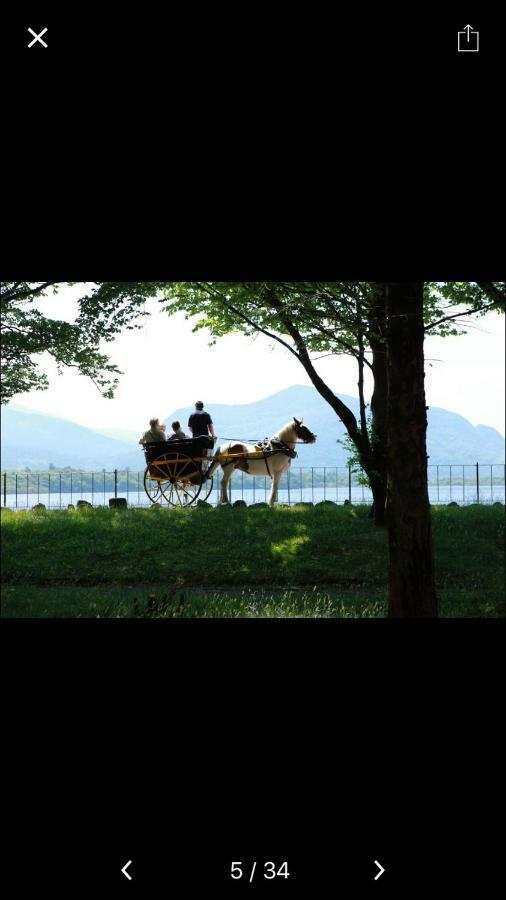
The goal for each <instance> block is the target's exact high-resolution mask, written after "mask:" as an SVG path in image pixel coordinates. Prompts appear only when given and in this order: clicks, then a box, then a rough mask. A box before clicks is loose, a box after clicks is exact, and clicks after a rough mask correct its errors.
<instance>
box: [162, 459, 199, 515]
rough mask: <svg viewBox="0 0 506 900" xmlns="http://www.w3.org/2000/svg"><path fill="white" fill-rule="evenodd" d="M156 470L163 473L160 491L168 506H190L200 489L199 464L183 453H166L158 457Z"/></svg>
mask: <svg viewBox="0 0 506 900" xmlns="http://www.w3.org/2000/svg"><path fill="white" fill-rule="evenodd" d="M155 465H156V466H157V469H158V470H159V471H160V472H161V473H163V476H164V477H163V480H161V481H160V489H161V492H162V494H163V497H164V499H165V500H166V502H167V503H168V504H169V506H180V507H185V506H192V505H193V504H194V503H196V501H197V497H198V496H199V494H200V491H201V489H202V470H201V467H200V463H199V462H197V461H196V460H195V459H193V458H192V457H191V456H186V454H185V453H177V452H176V453H168V454H165V455H164V456H160V457H158V459H157V460H156V462H155Z"/></svg>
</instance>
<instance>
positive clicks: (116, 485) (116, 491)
mask: <svg viewBox="0 0 506 900" xmlns="http://www.w3.org/2000/svg"><path fill="white" fill-rule="evenodd" d="M117 496H118V470H117V469H115V470H114V497H115V498H116V497H117Z"/></svg>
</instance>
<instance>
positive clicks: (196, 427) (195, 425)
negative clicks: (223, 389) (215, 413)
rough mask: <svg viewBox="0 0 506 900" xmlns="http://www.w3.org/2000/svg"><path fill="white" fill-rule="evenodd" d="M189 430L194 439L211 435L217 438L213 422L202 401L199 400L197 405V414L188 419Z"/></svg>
mask: <svg viewBox="0 0 506 900" xmlns="http://www.w3.org/2000/svg"><path fill="white" fill-rule="evenodd" d="M188 428H189V429H190V431H191V433H192V437H194V438H196V437H202V436H203V435H209V434H210V435H211V437H214V436H215V434H214V425H213V420H212V419H211V416H210V415H209V413H208V412H205V411H204V404H203V403H202V400H198V401H197V403H196V404H195V412H193V413H192V414H191V416H190V418H189V419H188Z"/></svg>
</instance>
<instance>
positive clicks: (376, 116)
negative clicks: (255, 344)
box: [2, 7, 504, 897]
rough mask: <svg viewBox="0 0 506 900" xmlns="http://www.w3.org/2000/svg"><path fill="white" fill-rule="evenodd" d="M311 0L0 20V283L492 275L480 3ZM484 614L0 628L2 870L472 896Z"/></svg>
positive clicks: (104, 884) (491, 28)
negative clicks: (339, 11)
mask: <svg viewBox="0 0 506 900" xmlns="http://www.w3.org/2000/svg"><path fill="white" fill-rule="evenodd" d="M461 14H462V15H463V12H462V11H461V10H460V11H459V15H461ZM471 15H472V13H471ZM326 17H327V13H325V14H324V13H323V12H320V11H318V9H316V8H315V9H313V8H312V9H311V12H309V11H304V12H303V13H300V14H297V13H295V12H294V11H293V10H292V9H291V8H288V7H287V8H286V9H285V10H284V12H283V13H282V14H281V15H280V16H279V17H278V18H276V19H275V18H274V16H273V13H272V11H270V10H267V9H265V10H263V11H262V10H260V11H257V10H255V11H254V12H253V11H251V12H248V13H247V14H245V15H243V16H241V17H240V16H239V13H238V11H237V10H230V11H227V10H223V9H221V10H220V11H217V10H215V9H213V11H212V15H211V13H209V12H208V13H207V14H205V13H202V12H200V11H199V12H197V11H196V10H195V11H192V12H191V13H190V12H189V13H187V14H183V13H182V12H179V13H177V14H176V13H174V14H170V15H168V16H167V15H166V16H165V17H164V18H161V17H159V16H158V14H157V15H156V16H155V14H154V13H153V14H151V13H147V12H146V14H145V15H144V14H142V13H136V15H135V16H134V15H133V14H132V13H123V12H122V13H121V14H118V15H117V16H114V19H112V20H111V21H110V22H107V21H105V19H104V16H103V15H100V16H99V15H97V14H95V13H91V12H89V11H88V10H85V9H83V10H78V11H76V12H73V13H71V14H69V13H68V12H66V13H65V16H64V17H63V16H62V17H56V16H55V15H54V14H52V16H51V20H50V22H49V30H48V35H47V40H48V44H49V47H48V49H47V50H44V48H42V47H35V48H32V50H28V49H27V48H26V47H25V45H24V40H25V32H24V28H25V26H26V24H33V22H32V19H31V18H30V15H29V13H28V12H26V14H25V13H23V14H22V15H20V17H19V18H18V19H17V20H16V21H14V22H10V21H9V22H8V21H7V20H4V23H3V27H2V66H3V69H4V71H3V83H4V92H5V93H6V95H7V96H6V102H5V104H4V106H5V109H4V116H3V118H4V125H6V127H4V128H3V132H4V135H3V140H2V143H3V150H4V202H3V204H2V205H3V213H2V248H3V253H2V268H3V269H4V277H6V278H10V277H19V278H23V279H25V278H26V279H35V278H39V277H42V278H44V277H46V276H47V277H57V278H59V279H61V280H80V279H85V280H90V278H97V279H100V280H102V279H108V278H110V279H121V280H130V279H149V278H152V279H155V280H157V279H159V278H185V277H191V278H193V279H198V278H212V277H219V278H229V279H230V280H234V279H235V278H248V279H249V278H252V279H253V278H260V279H264V278H290V279H293V280H295V279H301V280H303V279H312V278H321V279H324V278H335V279H340V278H350V279H351V278H357V279H364V280H369V279H383V278H394V279H396V280H405V279H412V278H419V277H420V278H423V279H427V280H435V279H453V278H455V279H471V280H475V279H476V278H477V277H484V276H485V277H487V278H488V277H490V278H492V277H493V278H501V277H503V274H504V273H503V271H501V265H502V261H503V257H504V254H503V252H502V243H503V238H502V226H501V218H502V215H503V213H502V210H503V209H504V191H503V179H502V176H501V174H500V173H501V168H500V167H499V160H500V154H501V155H502V139H501V135H500V119H501V115H500V109H501V102H500V99H499V96H498V92H499V84H500V73H501V71H502V70H503V65H504V49H503V47H504V31H503V30H502V23H501V22H500V21H499V20H498V19H497V18H495V17H494V18H491V19H490V18H489V19H487V21H484V20H483V18H482V20H481V21H479V22H478V23H476V24H478V25H479V28H480V35H481V38H480V39H481V48H482V50H481V51H480V54H476V55H474V54H468V55H467V54H466V55H464V56H462V55H460V56H459V55H458V54H457V53H456V32H457V30H458V29H459V28H462V27H463V26H464V25H465V24H467V21H470V23H471V24H475V20H473V19H466V20H460V19H458V18H456V19H455V20H452V21H450V22H444V21H442V19H441V17H440V16H436V17H434V16H433V15H431V14H430V12H429V11H428V10H427V8H426V7H424V10H423V11H422V10H416V11H413V14H412V16H411V17H410V18H408V17H407V16H405V17H404V18H393V17H390V18H385V16H384V15H383V14H382V15H381V16H380V15H379V14H377V15H376V16H372V17H371V16H370V14H369V13H368V14H367V15H364V16H363V17H362V18H360V19H359V18H357V19H356V20H354V21H353V20H350V19H348V18H345V17H343V18H342V19H340V20H339V21H338V22H336V21H335V19H333V20H332V21H331V20H330V18H329V19H327V18H326ZM35 21H36V22H37V23H38V22H41V23H42V25H46V24H48V20H46V19H44V18H43V17H42V18H41V11H40V9H39V10H38V11H37V15H36V19H35ZM35 30H37V29H35ZM70 34H72V36H73V37H72V41H70V37H69V36H70ZM35 51H36V53H37V55H35ZM6 194H8V196H5V195H6ZM502 625H503V623H502V622H483V621H474V622H472V621H469V622H462V621H461V622H457V621H455V622H418V623H416V622H411V623H400V622H338V621H303V620H297V621H293V622H292V621H279V622H267V621H258V622H255V621H252V622H242V621H230V622H214V623H213V622H198V621H188V622H184V621H178V620H176V621H173V622H151V621H142V622H141V621H118V622H111V621H96V622H84V621H83V622H78V621H68V622H65V621H61V622H42V621H40V622H35V621H34V622H21V621H20V622H14V621H7V620H5V621H3V622H2V646H3V654H2V657H3V678H2V697H3V702H2V707H3V713H4V715H3V718H4V740H3V749H4V763H3V766H2V778H3V787H4V790H3V795H4V799H5V809H6V813H5V812H4V821H5V824H6V826H7V827H6V832H7V836H6V838H5V839H4V841H3V847H4V862H3V869H2V871H3V875H4V880H9V881H12V883H13V885H14V886H15V888H16V894H17V893H20V894H21V893H23V894H24V893H28V892H29V889H30V888H32V889H34V888H35V887H36V888H37V889H38V890H39V889H40V888H41V886H43V887H44V889H45V890H46V889H49V892H50V893H52V895H53V896H60V895H61V896H69V895H70V896H74V895H81V894H82V895H86V896H89V895H90V893H91V894H96V895H98V896H102V895H104V896H115V895H116V894H117V895H118V896H125V895H128V893H134V892H135V893H136V895H137V896H146V897H148V896H154V895H155V886H157V887H158V889H160V888H163V890H164V892H165V894H166V895H167V896H169V895H170V890H172V891H173V892H174V894H175V895H176V896H192V895H193V894H195V896H202V895H203V894H204V892H205V891H209V892H210V891H211V890H212V889H216V890H217V892H218V896H221V895H224V896H228V894H230V895H232V894H238V895H240V894H244V893H245V892H247V891H248V890H250V891H254V892H255V893H258V892H261V891H262V890H263V891H264V892H265V893H266V894H278V893H280V894H283V895H286V896H289V895H295V894H296V893H297V892H299V891H300V892H301V894H302V895H303V896H310V895H311V896H316V897H319V896H322V897H324V896H325V897H326V896H329V895H330V893H329V892H330V890H333V891H334V892H335V894H336V895H337V896H338V895H339V891H340V890H343V891H344V890H345V889H346V893H345V894H344V895H345V896H369V895H371V896H372V895H373V894H374V893H378V892H380V893H381V894H382V895H383V896H403V897H406V896H410V897H416V896H424V897H426V896H428V895H430V894H431V893H436V891H437V892H439V891H440V890H443V891H446V892H447V893H450V892H453V893H455V894H456V893H457V891H458V890H460V889H461V888H462V886H463V885H465V886H467V887H471V888H473V889H475V890H476V892H477V893H478V892H479V893H480V894H482V895H487V894H488V893H492V890H493V888H492V885H493V881H494V878H495V877H496V876H497V874H498V872H499V863H500V846H501V845H500V841H501V831H500V829H499V827H498V826H497V825H496V824H495V822H494V818H495V816H496V814H497V808H498V806H499V805H500V803H501V795H502V786H501V784H500V773H501V771H502V765H501V759H500V752H501V751H500V747H501V741H500V739H499V735H498V729H499V724H498V722H499V708H500V701H501V697H500V691H499V684H500V677H499V673H500V657H501V654H500V649H501V647H500V638H501V637H502V635H503V629H502V627H501V626H502ZM128 859H132V867H131V870H132V873H133V875H134V877H133V879H132V882H127V881H126V879H125V878H124V877H123V876H122V875H121V872H120V869H121V866H122V865H124V863H125V862H126V861H127V860H128ZM253 859H257V860H258V861H259V863H260V862H262V861H267V860H270V859H273V860H275V861H279V863H281V862H283V861H284V860H285V859H287V860H288V863H289V871H290V872H291V873H292V874H291V876H290V877H289V879H287V881H286V882H285V881H284V880H283V879H276V882H275V883H272V882H268V883H267V884H261V883H255V884H253V885H251V886H250V885H248V884H245V883H244V882H240V883H233V884H231V883H230V881H229V880H228V877H227V872H229V870H230V863H231V862H232V861H233V860H253ZM375 859H378V860H380V861H381V862H382V863H383V865H384V866H385V868H386V870H387V871H386V872H385V874H384V875H383V876H382V877H381V879H380V880H379V881H378V882H374V881H373V877H374V874H375V872H376V869H375V866H374V860H375ZM169 888H170V890H169ZM351 892H352V893H351ZM12 893H14V890H13V889H11V894H12Z"/></svg>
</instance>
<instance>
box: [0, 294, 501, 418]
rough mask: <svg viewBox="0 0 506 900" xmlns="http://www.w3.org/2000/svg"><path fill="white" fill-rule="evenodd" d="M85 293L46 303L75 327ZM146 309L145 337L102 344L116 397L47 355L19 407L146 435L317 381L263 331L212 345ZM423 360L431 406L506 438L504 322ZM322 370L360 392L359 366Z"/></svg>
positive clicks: (488, 320)
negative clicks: (44, 378) (213, 409)
mask: <svg viewBox="0 0 506 900" xmlns="http://www.w3.org/2000/svg"><path fill="white" fill-rule="evenodd" d="M82 290H83V288H82V285H81V286H79V285H76V286H75V287H73V288H68V287H67V288H64V289H62V290H61V291H60V293H59V294H58V295H57V296H56V297H52V296H49V297H48V298H46V299H45V300H44V301H40V302H39V304H38V306H39V308H40V309H44V310H46V311H47V313H48V315H49V314H50V315H52V316H54V317H55V318H61V319H67V320H69V321H72V320H73V318H74V316H75V313H76V310H77V303H76V299H75V298H76V297H78V296H79V294H81V293H82ZM147 308H149V309H152V310H153V315H151V316H148V317H146V319H145V320H144V324H143V326H142V329H141V330H140V331H129V332H126V333H124V334H122V335H120V336H119V337H118V338H117V340H116V341H114V343H110V344H104V346H103V348H102V349H104V350H105V352H106V353H108V354H109V356H110V357H111V359H112V360H113V361H114V362H115V363H116V364H117V365H118V366H119V368H120V369H121V370H122V371H123V372H124V375H122V376H121V377H120V383H119V386H118V388H117V391H116V397H115V399H114V400H104V399H103V398H102V397H101V396H100V394H99V392H98V390H97V388H96V387H95V386H94V385H93V384H92V382H91V381H89V380H88V379H86V378H83V377H82V376H79V375H78V374H76V373H75V372H74V371H73V370H69V371H66V372H65V374H63V375H60V376H58V375H57V374H56V368H55V366H54V364H53V363H52V360H51V358H50V357H49V355H48V354H43V355H42V356H41V357H40V359H41V361H42V363H43V369H44V371H46V372H47V374H48V375H49V378H50V387H49V389H48V390H47V391H33V392H30V393H27V394H18V395H17V396H16V397H14V398H13V402H14V403H19V404H21V405H23V406H25V407H29V408H31V409H34V410H37V411H39V412H42V413H51V414H53V415H58V416H62V417H64V418H66V419H71V420H72V421H74V422H78V423H79V424H81V425H85V426H87V427H91V428H93V427H98V428H106V427H110V428H128V429H134V430H135V431H139V432H141V431H142V430H144V428H145V427H146V423H147V422H148V420H149V418H150V417H151V416H153V415H155V416H159V417H160V419H163V418H166V417H167V416H168V415H170V413H171V412H172V411H173V410H175V409H176V408H178V407H181V406H190V405H193V403H194V402H195V400H198V399H202V400H203V401H204V402H205V403H206V404H208V405H209V406H212V404H213V403H248V402H253V401H255V400H259V399H261V398H263V397H266V396H268V395H269V394H274V393H276V392H277V391H280V390H282V389H283V388H285V387H290V386H291V385H294V384H310V381H309V379H308V378H307V376H306V374H305V372H304V370H303V368H302V366H301V365H300V363H298V362H297V360H296V359H295V358H294V357H292V356H291V354H290V353H289V352H288V351H287V350H285V349H284V348H283V347H281V346H279V345H276V344H275V343H274V346H272V343H273V342H271V341H269V340H268V338H266V337H265V336H264V335H258V336H257V337H255V338H254V339H251V338H246V337H244V336H242V335H229V336H227V337H225V338H219V339H218V341H217V343H216V345H215V346H214V347H209V346H208V344H209V336H208V334H207V333H206V332H203V331H200V332H198V333H197V334H193V333H192V323H191V322H190V321H187V320H186V319H185V318H184V316H183V314H177V315H176V316H167V314H164V313H161V312H159V306H158V304H157V302H156V301H148V303H147ZM425 356H426V360H427V364H426V393H427V404H428V405H429V406H439V407H443V408H444V409H448V410H451V411H453V412H457V413H460V414H461V415H463V416H465V417H466V418H467V419H469V421H471V422H472V423H473V424H474V425H480V424H481V425H490V426H491V427H493V428H496V429H497V430H498V431H500V432H501V434H504V408H505V403H504V381H505V379H504V374H505V373H504V363H505V330H504V317H502V316H499V315H498V314H497V313H493V314H488V315H486V316H484V317H483V318H481V319H476V320H474V327H473V328H470V329H469V331H468V333H467V334H465V335H463V336H461V337H450V338H446V339H444V340H443V339H442V338H437V337H428V338H427V339H426V342H425ZM317 368H318V371H319V373H320V374H321V376H322V377H323V378H324V379H325V380H326V381H327V382H328V383H329V384H330V385H331V386H332V387H333V389H334V390H335V391H336V392H337V393H338V394H339V392H341V393H343V394H351V395H353V396H357V394H358V389H357V373H356V363H355V362H354V360H351V359H349V358H347V357H345V356H339V357H330V358H326V359H321V360H320V361H318V363H317ZM288 412H289V413H291V412H292V411H291V410H289V411H288ZM299 413H300V414H301V415H303V414H304V411H303V410H299Z"/></svg>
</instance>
